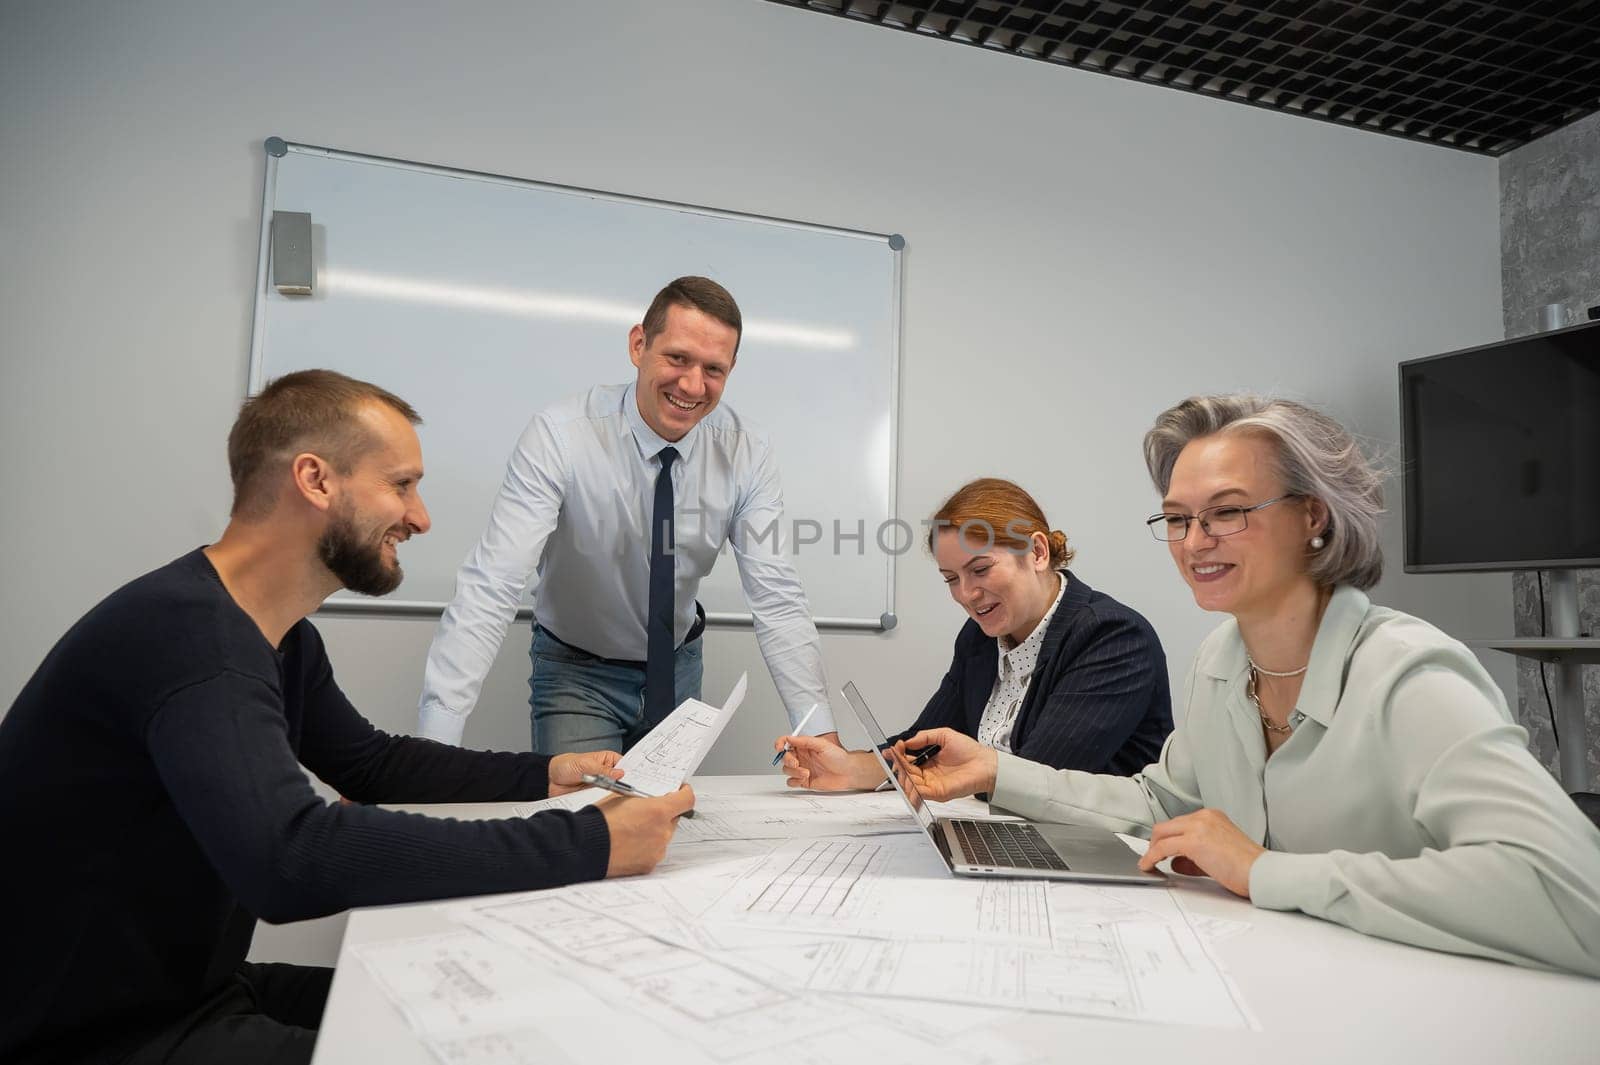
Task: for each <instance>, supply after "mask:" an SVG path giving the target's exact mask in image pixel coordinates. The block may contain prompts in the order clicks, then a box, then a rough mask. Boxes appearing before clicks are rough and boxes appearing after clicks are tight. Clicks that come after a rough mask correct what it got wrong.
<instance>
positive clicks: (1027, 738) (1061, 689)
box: [896, 573, 1172, 776]
mask: <svg viewBox="0 0 1600 1065" xmlns="http://www.w3.org/2000/svg"><path fill="white" fill-rule="evenodd" d="M999 668H1000V648H999V646H998V645H997V644H996V643H995V640H994V638H993V637H991V636H985V635H984V633H983V630H982V629H981V628H979V627H978V623H977V622H976V621H970V620H969V621H968V622H967V623H966V624H965V625H964V626H962V628H961V632H960V633H958V634H957V635H956V646H955V654H954V655H953V657H952V658H951V660H950V671H949V672H948V673H946V674H945V676H944V681H943V682H942V683H941V684H940V685H939V690H938V691H936V692H934V693H933V698H931V699H929V700H928V705H927V706H925V707H923V709H922V713H921V715H920V716H918V718H917V720H916V723H915V724H914V725H912V726H911V728H910V729H908V730H907V731H905V732H903V733H901V734H900V736H899V737H896V738H897V739H904V738H908V737H910V736H912V735H913V734H915V733H917V732H919V731H921V730H922V729H930V728H939V727H941V726H943V727H946V728H952V729H955V730H956V731H957V732H963V733H966V734H967V735H968V736H977V734H978V723H979V722H980V721H981V720H982V719H983V708H984V706H985V704H987V703H988V701H989V695H990V693H991V692H993V691H994V683H995V678H996V676H997V673H998V670H999ZM1171 731H1172V696H1171V692H1170V690H1169V685H1168V682H1167V658H1166V655H1165V654H1163V653H1162V650H1161V641H1160V640H1159V639H1157V638H1156V633H1155V630H1154V629H1152V628H1151V627H1150V623H1149V622H1148V621H1146V620H1145V619H1144V617H1143V616H1142V615H1140V614H1139V613H1138V612H1137V611H1135V610H1132V609H1130V608H1129V607H1126V606H1123V605H1122V604H1121V603H1119V602H1117V601H1116V600H1115V599H1113V598H1111V597H1110V596H1109V595H1104V594H1102V593H1100V592H1097V591H1095V590H1094V589H1093V588H1091V587H1089V586H1088V585H1087V584H1085V583H1083V581H1081V580H1079V579H1078V578H1077V577H1076V576H1073V575H1072V574H1070V573H1069V574H1068V575H1067V590H1066V592H1065V593H1064V594H1063V595H1062V597H1061V605H1060V606H1058V607H1056V612H1055V614H1054V615H1053V616H1052V617H1051V618H1050V624H1049V626H1048V627H1047V628H1046V629H1045V630H1044V644H1043V646H1041V647H1040V649H1039V661H1038V663H1037V664H1036V665H1035V666H1034V671H1033V680H1032V682H1031V683H1029V685H1028V691H1027V694H1026V695H1024V696H1023V699H1022V706H1021V707H1020V708H1019V709H1018V710H1017V719H1016V723H1015V725H1014V726H1013V727H1012V730H1011V751H1012V753H1013V754H1016V755H1019V756H1021V757H1023V758H1028V759H1031V760H1033V761H1035V762H1043V763H1044V764H1045V765H1048V766H1052V767H1054V768H1056V769H1082V770H1085V771H1087V772H1090V773H1115V774H1117V775H1119V776H1131V775H1133V774H1134V773H1137V772H1139V770H1141V769H1143V768H1144V767H1145V766H1147V765H1149V764H1150V763H1151V762H1154V761H1155V760H1156V757H1157V756H1158V755H1159V754H1160V753H1161V744H1162V743H1163V742H1165V740H1166V738H1167V735H1168V734H1169V733H1170V732H1171Z"/></svg>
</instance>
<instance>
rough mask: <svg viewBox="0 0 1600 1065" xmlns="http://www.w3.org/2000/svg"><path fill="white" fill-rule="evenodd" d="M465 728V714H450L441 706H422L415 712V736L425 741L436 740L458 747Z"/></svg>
mask: <svg viewBox="0 0 1600 1065" xmlns="http://www.w3.org/2000/svg"><path fill="white" fill-rule="evenodd" d="M466 727H467V715H466V714H455V713H451V712H450V711H449V710H446V709H445V708H444V707H442V706H438V705H431V706H424V707H422V708H421V709H420V710H418V711H417V735H418V736H421V737H422V738H423V739H425V740H437V741H438V742H440V743H448V744H449V745H450V746H452V747H459V746H461V733H462V732H463V731H464V730H465V729H466Z"/></svg>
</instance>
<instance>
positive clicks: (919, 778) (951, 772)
mask: <svg viewBox="0 0 1600 1065" xmlns="http://www.w3.org/2000/svg"><path fill="white" fill-rule="evenodd" d="M934 743H937V744H938V745H939V748H940V749H939V753H938V754H936V755H934V756H933V757H932V758H931V759H929V760H928V761H926V762H923V763H922V764H921V765H912V764H911V755H910V753H908V749H909V750H910V751H920V750H921V749H922V748H924V747H927V746H928V745H930V744H934ZM894 749H895V750H896V751H897V752H899V755H900V764H901V770H902V771H903V772H904V773H906V774H907V775H908V776H910V777H911V782H912V783H913V784H915V785H916V787H917V790H918V791H920V792H922V794H923V797H924V798H928V799H940V800H943V799H959V798H961V797H962V796H964V795H976V794H977V793H978V792H980V791H993V790H994V775H995V772H996V770H997V769H998V767H999V765H1000V759H999V758H998V757H997V756H996V755H995V751H994V748H993V747H985V746H984V745H983V744H981V743H979V742H978V741H977V740H975V739H973V738H972V737H971V736H968V735H967V734H966V733H963V732H957V731H956V730H955V729H949V728H933V729H926V730H924V731H922V732H919V733H917V734H916V735H915V736H912V737H911V738H910V739H908V740H901V741H900V742H899V743H896V744H895V745H894Z"/></svg>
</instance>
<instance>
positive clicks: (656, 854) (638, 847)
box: [597, 784, 694, 877]
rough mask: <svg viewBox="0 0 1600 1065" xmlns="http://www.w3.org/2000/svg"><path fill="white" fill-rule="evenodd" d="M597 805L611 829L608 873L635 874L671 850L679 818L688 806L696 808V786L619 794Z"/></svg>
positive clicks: (652, 864) (607, 874) (650, 866)
mask: <svg viewBox="0 0 1600 1065" xmlns="http://www.w3.org/2000/svg"><path fill="white" fill-rule="evenodd" d="M597 805H598V806H599V809H600V812H601V813H602V814H604V815H605V818H606V828H607V829H609V830H610V832H611V860H610V862H608V863H607V864H606V876H608V877H612V876H633V875H634V874H636V873H648V872H649V871H650V870H652V869H654V868H655V867H656V863H657V862H659V861H660V860H661V858H662V856H663V855H664V854H666V853H667V844H668V843H671V842H672V832H673V830H674V829H676V828H677V827H678V818H679V817H681V816H683V813H684V811H685V810H692V809H694V790H693V789H691V788H690V787H689V785H687V784H685V785H684V786H683V787H681V788H679V789H678V790H677V791H675V792H673V793H672V794H670V795H663V796H661V797H660V798H659V799H632V798H623V797H621V796H617V797H613V798H609V799H606V800H605V801H604V802H601V803H598V804H597Z"/></svg>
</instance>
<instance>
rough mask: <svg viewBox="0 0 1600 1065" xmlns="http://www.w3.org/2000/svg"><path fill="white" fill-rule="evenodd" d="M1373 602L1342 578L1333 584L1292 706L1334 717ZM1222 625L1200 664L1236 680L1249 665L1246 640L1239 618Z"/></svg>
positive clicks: (1326, 719) (1321, 718)
mask: <svg viewBox="0 0 1600 1065" xmlns="http://www.w3.org/2000/svg"><path fill="white" fill-rule="evenodd" d="M1371 606H1372V600H1371V599H1369V598H1367V593H1365V592H1363V591H1361V590H1360V589H1359V588H1352V587H1351V586H1350V585H1347V584H1341V585H1339V586H1338V587H1337V588H1335V589H1334V590H1333V596H1332V597H1331V598H1330V599H1329V600H1328V608H1327V609H1326V610H1324V611H1323V612H1322V622H1321V624H1319V625H1318V626H1317V636H1316V639H1315V640H1314V641H1312V644H1311V660H1310V662H1309V663H1307V666H1306V679H1305V680H1304V681H1302V682H1301V683H1300V698H1299V699H1298V700H1297V701H1296V703H1297V705H1296V706H1295V709H1296V710H1298V711H1300V712H1301V713H1302V714H1304V715H1305V716H1306V717H1309V718H1311V719H1312V720H1313V721H1316V722H1317V723H1318V724H1320V725H1322V726H1324V727H1326V726H1327V725H1328V724H1330V723H1331V722H1332V721H1333V711H1334V708H1335V707H1336V706H1338V704H1339V693H1340V692H1341V691H1342V690H1343V688H1344V675H1345V665H1346V663H1348V662H1349V660H1350V656H1351V654H1353V653H1354V651H1355V642H1356V637H1357V636H1359V635H1360V633H1361V625H1362V623H1363V622H1364V621H1365V620H1366V617H1367V611H1368V610H1369V609H1370V608H1371ZM1223 627H1224V629H1225V630H1226V635H1225V636H1224V637H1223V638H1222V639H1221V641H1220V642H1219V644H1218V646H1217V648H1216V650H1215V651H1214V652H1213V653H1212V654H1211V655H1209V656H1208V658H1207V660H1206V661H1205V662H1202V663H1201V664H1200V668H1201V670H1202V671H1204V672H1205V673H1206V675H1207V676H1210V677H1214V678H1215V679H1217V680H1238V679H1240V678H1242V677H1243V676H1244V672H1245V668H1246V666H1247V660H1246V656H1245V649H1244V640H1243V639H1241V638H1240V636H1239V623H1238V622H1236V621H1234V620H1233V619H1232V618H1229V619H1228V621H1227V622H1226V623H1225V624H1224V626H1223Z"/></svg>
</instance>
